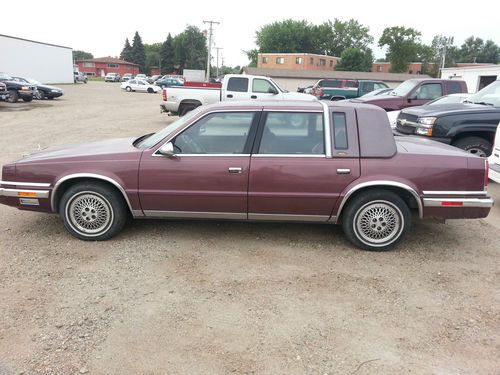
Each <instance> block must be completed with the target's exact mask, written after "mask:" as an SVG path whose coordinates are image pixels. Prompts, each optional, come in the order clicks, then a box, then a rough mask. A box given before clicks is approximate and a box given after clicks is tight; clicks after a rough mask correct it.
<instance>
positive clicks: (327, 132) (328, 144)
mask: <svg viewBox="0 0 500 375" xmlns="http://www.w3.org/2000/svg"><path fill="white" fill-rule="evenodd" d="M320 103H321V105H322V106H323V125H324V128H323V134H324V136H325V152H326V158H327V159H331V158H332V157H333V151H332V135H331V129H330V111H329V108H328V105H327V104H326V103H324V102H322V101H320Z"/></svg>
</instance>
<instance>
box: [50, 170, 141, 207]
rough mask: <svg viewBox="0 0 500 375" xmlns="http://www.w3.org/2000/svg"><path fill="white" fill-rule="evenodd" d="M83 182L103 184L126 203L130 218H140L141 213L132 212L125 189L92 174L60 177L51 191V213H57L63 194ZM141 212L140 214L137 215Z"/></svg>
mask: <svg viewBox="0 0 500 375" xmlns="http://www.w3.org/2000/svg"><path fill="white" fill-rule="evenodd" d="M84 181H98V182H104V183H105V184H106V185H108V186H111V187H112V188H113V189H114V190H115V191H116V192H117V193H118V195H119V196H121V197H122V199H123V201H124V202H125V203H126V205H127V207H128V210H129V212H130V214H131V215H132V216H142V211H138V210H134V209H133V208H132V205H131V203H130V199H129V198H128V196H127V193H126V192H125V189H124V188H123V187H122V186H121V185H120V184H119V183H118V182H117V181H116V180H114V179H112V178H111V177H107V176H103V175H99V174H94V173H77V174H71V175H67V176H64V177H61V178H60V179H59V180H57V182H56V183H55V184H54V188H53V189H52V193H51V197H50V206H51V209H52V212H57V211H58V209H59V201H60V199H61V197H62V195H63V194H64V192H65V191H67V190H68V189H69V188H70V187H71V186H73V185H75V184H77V183H79V182H84ZM139 212H141V214H139Z"/></svg>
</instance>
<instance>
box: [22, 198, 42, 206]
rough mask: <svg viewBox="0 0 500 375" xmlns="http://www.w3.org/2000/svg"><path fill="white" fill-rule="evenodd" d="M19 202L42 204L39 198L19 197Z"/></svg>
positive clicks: (27, 204) (31, 204) (23, 203)
mask: <svg viewBox="0 0 500 375" xmlns="http://www.w3.org/2000/svg"><path fill="white" fill-rule="evenodd" d="M19 203H20V204H22V205H25V206H40V201H39V200H38V198H19Z"/></svg>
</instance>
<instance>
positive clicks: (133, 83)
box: [129, 80, 137, 85]
mask: <svg viewBox="0 0 500 375" xmlns="http://www.w3.org/2000/svg"><path fill="white" fill-rule="evenodd" d="M129 82H130V84H131V85H135V84H136V83H137V81H135V80H130V81H129Z"/></svg>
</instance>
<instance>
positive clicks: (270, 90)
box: [267, 87, 278, 95]
mask: <svg viewBox="0 0 500 375" xmlns="http://www.w3.org/2000/svg"><path fill="white" fill-rule="evenodd" d="M267 92H268V93H269V94H273V95H278V90H276V89H275V88H274V87H269V89H268V90H267Z"/></svg>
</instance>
